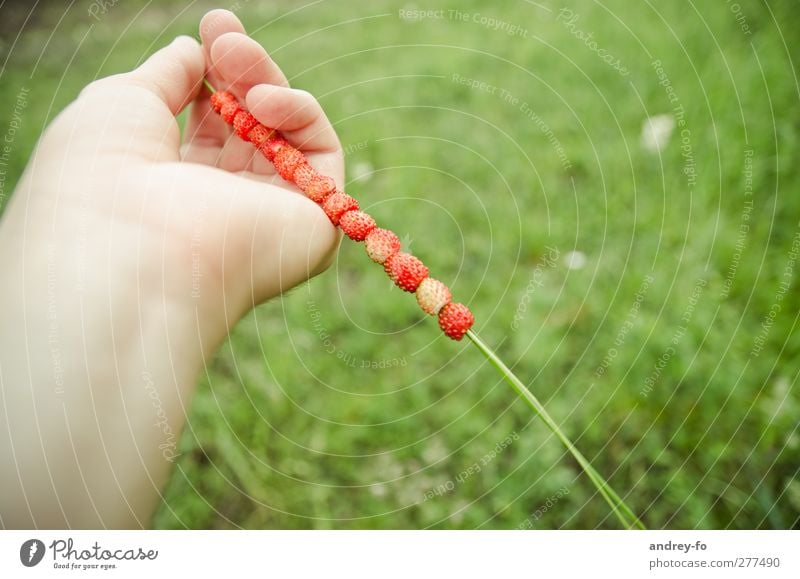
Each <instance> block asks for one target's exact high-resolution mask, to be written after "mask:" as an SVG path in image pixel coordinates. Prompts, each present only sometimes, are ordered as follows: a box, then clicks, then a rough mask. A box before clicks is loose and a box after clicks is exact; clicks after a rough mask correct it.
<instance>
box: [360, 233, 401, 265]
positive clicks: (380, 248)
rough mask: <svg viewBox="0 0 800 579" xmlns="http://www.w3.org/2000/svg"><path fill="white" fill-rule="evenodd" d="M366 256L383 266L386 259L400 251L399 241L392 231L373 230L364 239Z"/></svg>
mask: <svg viewBox="0 0 800 579" xmlns="http://www.w3.org/2000/svg"><path fill="white" fill-rule="evenodd" d="M364 246H365V247H366V248H367V255H369V258H370V259H371V260H372V261H374V262H376V263H380V264H383V263H385V262H386V260H387V259H389V258H390V257H392V256H393V255H394V254H396V253H397V252H398V251H400V239H399V238H398V237H397V235H395V234H394V232H393V231H389V230H388V229H380V228H378V229H373V230H372V231H371V232H370V233H369V234H368V235H367V237H366V238H365V239H364Z"/></svg>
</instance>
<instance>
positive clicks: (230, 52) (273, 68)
mask: <svg viewBox="0 0 800 579" xmlns="http://www.w3.org/2000/svg"><path fill="white" fill-rule="evenodd" d="M211 65H212V67H213V69H214V71H216V73H217V74H218V75H219V77H220V79H221V82H222V84H223V86H221V87H216V88H223V89H226V90H229V91H231V92H232V93H233V94H234V95H236V97H237V98H239V99H244V97H245V95H246V94H247V91H249V90H250V89H251V88H252V87H253V86H254V85H256V84H259V83H267V84H275V85H279V86H289V81H287V80H286V76H285V75H284V74H283V71H282V70H281V69H280V68H279V67H278V65H277V64H275V62H274V61H273V60H272V59H271V58H270V57H269V55H268V54H267V51H266V50H264V47H263V46H261V45H260V44H259V43H258V42H256V41H255V40H253V39H252V38H250V37H249V36H247V35H245V34H240V33H237V32H231V33H227V34H223V35H222V36H220V37H219V38H217V39H216V40H215V41H214V44H213V45H212V46H211Z"/></svg>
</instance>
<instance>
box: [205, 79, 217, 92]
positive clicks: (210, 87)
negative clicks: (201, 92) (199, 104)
mask: <svg viewBox="0 0 800 579" xmlns="http://www.w3.org/2000/svg"><path fill="white" fill-rule="evenodd" d="M203 84H204V85H206V88H207V89H208V90H209V91H211V94H214V93H215V92H217V89H215V88H214V87H213V86H211V83H210V82H208V79H207V78H206V77H203Z"/></svg>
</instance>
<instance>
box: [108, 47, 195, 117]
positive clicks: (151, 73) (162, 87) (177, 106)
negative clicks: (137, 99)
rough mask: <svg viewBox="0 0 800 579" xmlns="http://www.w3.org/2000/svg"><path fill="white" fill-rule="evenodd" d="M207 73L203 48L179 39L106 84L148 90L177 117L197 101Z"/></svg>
mask: <svg viewBox="0 0 800 579" xmlns="http://www.w3.org/2000/svg"><path fill="white" fill-rule="evenodd" d="M204 71H205V58H204V56H203V51H202V49H201V48H200V45H199V44H198V43H197V41H196V40H195V39H194V38H192V37H191V36H179V37H178V38H176V39H175V40H173V41H172V43H170V44H169V45H167V46H165V47H164V48H162V49H161V50H159V51H158V52H156V53H155V54H153V55H152V56H151V57H150V58H148V59H147V60H146V61H145V62H144V64H142V65H141V66H140V67H139V68H137V69H135V70H133V71H131V72H129V73H125V74H120V75H116V76H112V77H109V78H107V79H105V80H106V81H109V82H122V83H125V84H129V85H137V86H141V87H143V88H146V89H147V90H149V91H151V92H152V93H153V94H155V95H156V96H157V97H159V98H160V99H161V100H162V101H163V102H164V104H166V105H167V108H168V109H169V111H170V113H172V115H173V116H175V115H177V114H178V113H179V112H181V111H182V110H183V109H184V107H186V105H188V104H189V103H190V102H192V100H194V97H195V96H196V95H197V93H198V91H199V90H200V87H201V85H202V82H203V72H204ZM100 82H103V81H100Z"/></svg>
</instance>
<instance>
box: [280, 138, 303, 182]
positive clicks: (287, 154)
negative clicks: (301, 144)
mask: <svg viewBox="0 0 800 579" xmlns="http://www.w3.org/2000/svg"><path fill="white" fill-rule="evenodd" d="M304 160H305V157H304V156H303V153H301V152H300V151H298V150H297V149H295V148H294V147H292V146H291V145H286V146H283V147H281V148H280V150H278V152H277V153H275V158H274V159H272V163H273V164H274V165H275V171H276V172H277V173H278V175H280V176H281V177H283V178H284V179H286V180H287V181H291V180H292V177H294V170H295V169H297V167H298V165H300V163H302V162H303V161H304Z"/></svg>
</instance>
